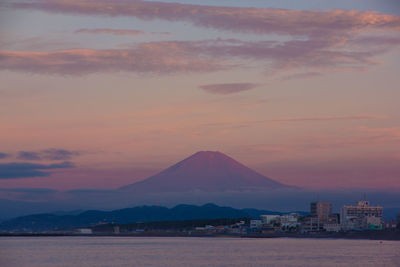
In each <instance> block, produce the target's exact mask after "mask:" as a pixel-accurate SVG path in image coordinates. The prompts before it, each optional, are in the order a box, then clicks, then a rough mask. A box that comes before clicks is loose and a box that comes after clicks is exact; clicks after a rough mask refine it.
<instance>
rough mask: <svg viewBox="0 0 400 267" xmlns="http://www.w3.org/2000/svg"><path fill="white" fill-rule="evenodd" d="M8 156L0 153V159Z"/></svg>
mask: <svg viewBox="0 0 400 267" xmlns="http://www.w3.org/2000/svg"><path fill="white" fill-rule="evenodd" d="M9 156H10V155H8V154H6V153H2V152H0V159H4V158H8V157H9Z"/></svg>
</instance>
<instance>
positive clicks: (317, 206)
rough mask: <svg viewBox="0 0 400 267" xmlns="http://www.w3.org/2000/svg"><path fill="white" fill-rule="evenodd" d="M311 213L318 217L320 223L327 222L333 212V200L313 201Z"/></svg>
mask: <svg viewBox="0 0 400 267" xmlns="http://www.w3.org/2000/svg"><path fill="white" fill-rule="evenodd" d="M310 213H311V216H312V217H317V219H318V221H319V222H320V223H326V222H328V220H329V215H331V214H332V202H312V203H311V205H310Z"/></svg>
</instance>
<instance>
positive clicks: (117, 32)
mask: <svg viewBox="0 0 400 267" xmlns="http://www.w3.org/2000/svg"><path fill="white" fill-rule="evenodd" d="M74 33H84V34H112V35H128V36H137V35H143V34H146V33H145V32H144V31H139V30H128V29H107V28H101V29H78V30H76V31H74Z"/></svg>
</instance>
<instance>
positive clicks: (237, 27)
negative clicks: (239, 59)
mask: <svg viewBox="0 0 400 267" xmlns="http://www.w3.org/2000/svg"><path fill="white" fill-rule="evenodd" d="M8 6H9V7H13V8H25V9H37V10H43V11H46V12H55V13H73V14H85V15H108V16H133V17H136V18H139V19H142V20H151V19H163V20H168V21H187V22H191V23H193V24H194V25H196V26H203V27H212V28H215V29H220V30H230V31H236V32H253V33H257V34H260V33H263V34H268V33H277V34H289V35H297V36H301V35H303V36H304V35H305V36H309V35H312V36H331V35H332V33H336V34H335V35H337V34H338V33H341V32H345V33H349V31H350V32H351V31H354V30H359V29H363V28H371V27H380V28H382V27H384V28H398V27H400V18H399V17H397V16H391V15H382V14H378V13H376V12H372V11H368V12H359V11H345V10H331V11H317V10H312V11H304V10H285V9H265V8H241V7H216V6H204V5H191V4H180V3H165V2H156V1H154V2H153V1H142V0H135V1H124V0H115V1H107V0H98V1H91V0H37V1H29V2H18V3H10V4H8Z"/></svg>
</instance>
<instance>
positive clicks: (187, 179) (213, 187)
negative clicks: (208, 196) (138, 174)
mask: <svg viewBox="0 0 400 267" xmlns="http://www.w3.org/2000/svg"><path fill="white" fill-rule="evenodd" d="M285 188H293V187H291V186H288V185H284V184H281V183H279V182H276V181H274V180H272V179H270V178H268V177H265V176H263V175H261V174H259V173H257V172H255V171H253V170H251V169H250V168H248V167H246V166H244V165H243V164H241V163H239V162H237V161H236V160H234V159H232V158H231V157H229V156H227V155H225V154H223V153H221V152H216V151H200V152H197V153H195V154H193V155H192V156H190V157H188V158H186V159H184V160H182V161H180V162H178V163H177V164H175V165H173V166H171V167H169V168H167V169H165V170H164V171H162V172H160V173H158V174H156V175H154V176H151V177H149V178H147V179H145V180H143V181H140V182H136V183H134V184H130V185H127V186H124V187H121V188H120V189H121V190H128V191H134V192H141V193H145V192H190V191H197V190H198V191H211V192H218V191H245V190H262V189H285Z"/></svg>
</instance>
